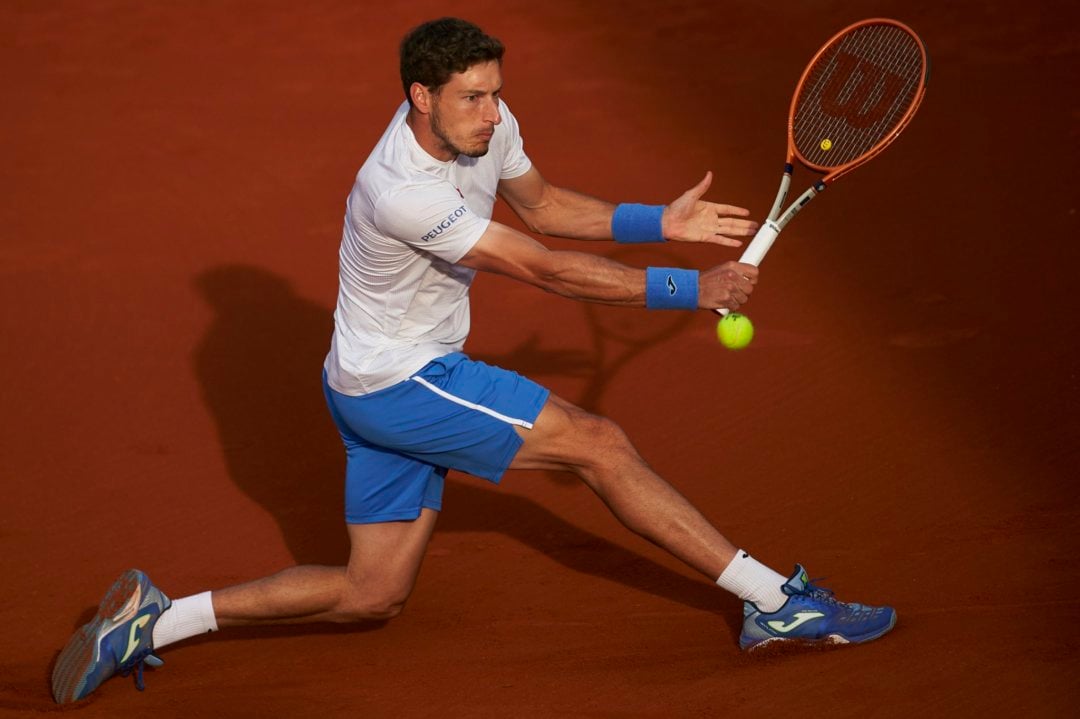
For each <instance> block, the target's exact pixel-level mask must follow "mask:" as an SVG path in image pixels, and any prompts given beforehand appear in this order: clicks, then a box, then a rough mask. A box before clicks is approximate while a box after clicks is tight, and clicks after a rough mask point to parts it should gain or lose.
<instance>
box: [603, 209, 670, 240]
mask: <svg viewBox="0 0 1080 719" xmlns="http://www.w3.org/2000/svg"><path fill="white" fill-rule="evenodd" d="M663 216H664V206H663V205H634V204H629V203H625V202H624V203H623V204H621V205H619V206H618V207H616V208H615V214H614V215H612V216H611V236H612V237H614V238H615V241H616V242H663V241H664V227H663V222H662V220H661V218H663Z"/></svg>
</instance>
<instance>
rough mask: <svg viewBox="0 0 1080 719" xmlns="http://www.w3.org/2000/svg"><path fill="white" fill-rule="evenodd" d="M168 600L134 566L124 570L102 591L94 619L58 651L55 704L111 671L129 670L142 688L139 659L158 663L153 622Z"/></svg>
mask: <svg viewBox="0 0 1080 719" xmlns="http://www.w3.org/2000/svg"><path fill="white" fill-rule="evenodd" d="M170 604H171V602H170V601H169V598H168V597H166V596H165V595H164V594H162V592H161V590H160V589H158V588H157V587H155V586H154V585H153V584H152V583H151V582H150V579H149V577H147V576H146V575H145V574H143V573H142V572H140V571H139V570H138V569H129V570H128V571H126V572H124V573H123V574H122V575H121V576H120V578H119V579H117V580H116V581H115V582H113V585H112V586H111V587H110V588H109V591H108V592H106V593H105V598H104V599H102V600H101V605H100V606H99V607H98V611H97V615H96V616H95V617H94V619H93V621H91V622H89V623H87V624H84V625H83V626H82V627H80V628H79V630H78V631H76V632H75V634H74V635H73V636H72V637H71V639H70V640H69V641H68V643H67V646H65V647H64V650H63V651H62V652H60V656H59V657H57V659H56V666H55V667H54V668H53V673H52V693H53V699H55V700H56V701H57V703H58V704H67V703H69V702H76V701H79V700H80V699H83V698H84V697H86V696H87V695H89V694H90V693H91V692H93V691H94V690H95V689H97V688H98V687H99V686H101V684H102V682H104V681H105V680H106V679H108V678H109V677H111V676H113V675H114V674H119V675H120V676H127V675H128V674H130V673H131V672H132V671H134V672H135V686H136V687H138V689H139V691H142V689H143V681H142V672H143V664H144V663H146V664H149V665H150V666H160V665H161V663H162V662H161V660H160V659H158V658H157V657H156V656H154V654H153V651H154V646H153V635H154V625H155V624H157V620H158V617H160V616H161V613H162V612H164V611H165V610H166V609H168V608H169V605H170Z"/></svg>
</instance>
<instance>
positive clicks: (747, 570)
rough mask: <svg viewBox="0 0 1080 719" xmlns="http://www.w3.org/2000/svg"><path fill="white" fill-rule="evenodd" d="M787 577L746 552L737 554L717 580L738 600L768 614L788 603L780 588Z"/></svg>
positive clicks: (740, 551) (741, 551)
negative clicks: (749, 603) (750, 603)
mask: <svg viewBox="0 0 1080 719" xmlns="http://www.w3.org/2000/svg"><path fill="white" fill-rule="evenodd" d="M786 581H787V577H785V576H783V575H782V574H779V573H777V572H774V571H773V570H772V569H769V568H768V567H766V566H765V565H764V564H762V563H761V562H759V561H757V560H756V559H754V558H753V557H751V556H750V555H749V554H747V553H746V552H744V551H743V550H741V549H740V550H739V551H737V552H735V558H734V559H732V560H731V564H729V565H727V567H726V568H725V569H724V572H723V574H721V575H720V578H719V579H717V580H716V583H717V584H719V585H720V586H721V587H722V588H723V589H726V590H728V591H729V592H731V593H732V594H734V595H735V596H737V597H738V598H739V599H742V600H744V601H747V602H753V603H754V604H755V605H756V606H757V608H758V609H760V610H761V611H762V612H765V613H766V614H769V613H771V612H775V611H776V610H778V609H779V608H780V607H782V606H784V604H785V603H786V602H787V599H788V598H787V595H786V594H784V593H783V592H782V591H781V590H780V587H782V586H783V585H784V583H785V582H786Z"/></svg>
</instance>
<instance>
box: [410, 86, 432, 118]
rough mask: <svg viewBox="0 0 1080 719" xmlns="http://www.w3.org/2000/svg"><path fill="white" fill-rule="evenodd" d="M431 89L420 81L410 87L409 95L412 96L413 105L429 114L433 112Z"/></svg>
mask: <svg viewBox="0 0 1080 719" xmlns="http://www.w3.org/2000/svg"><path fill="white" fill-rule="evenodd" d="M431 94H432V93H431V90H429V89H427V88H426V87H424V86H423V85H421V84H420V83H418V82H414V83H413V84H412V85H411V86H410V87H409V97H410V98H412V103H413V107H415V108H416V109H417V110H419V111H420V112H422V113H423V114H425V115H427V114H428V113H430V112H431Z"/></svg>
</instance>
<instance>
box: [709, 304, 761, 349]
mask: <svg viewBox="0 0 1080 719" xmlns="http://www.w3.org/2000/svg"><path fill="white" fill-rule="evenodd" d="M716 338H717V339H718V340H720V344H722V345H724V346H725V347H727V348H728V349H729V350H741V349H742V348H743V347H746V345H748V344H750V340H752V339H754V325H753V324H752V323H751V322H750V318H749V317H747V316H746V315H740V314H739V313H738V312H732V313H731V314H729V315H728V316H727V317H725V318H724V319H722V320H720V321H719V322H717V323H716Z"/></svg>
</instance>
